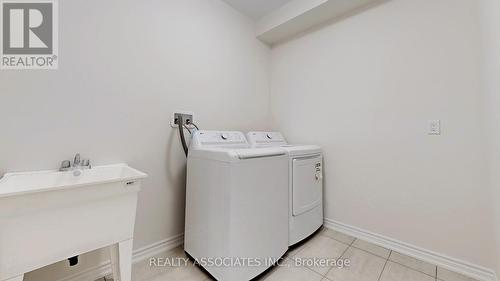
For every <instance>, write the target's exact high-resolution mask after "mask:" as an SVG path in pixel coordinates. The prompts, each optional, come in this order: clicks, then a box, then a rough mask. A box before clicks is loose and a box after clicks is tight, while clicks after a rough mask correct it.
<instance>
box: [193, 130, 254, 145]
mask: <svg viewBox="0 0 500 281" xmlns="http://www.w3.org/2000/svg"><path fill="white" fill-rule="evenodd" d="M192 145H193V146H195V147H196V148H204V147H205V148H209V147H210V148H214V147H215V148H216V147H220V148H226V147H232V148H248V147H249V145H248V142H247V139H246V138H245V135H244V134H243V133H242V132H238V131H206V130H201V131H196V132H195V133H194V135H193V140H192Z"/></svg>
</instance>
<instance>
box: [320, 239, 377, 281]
mask: <svg viewBox="0 0 500 281" xmlns="http://www.w3.org/2000/svg"><path fill="white" fill-rule="evenodd" d="M342 259H348V260H350V266H349V267H345V268H339V267H336V266H334V267H332V268H331V269H330V271H328V273H327V274H326V277H327V278H328V279H330V280H334V281H377V280H378V278H379V277H380V274H381V273H382V270H383V269H384V265H385V262H386V259H383V258H381V257H378V256H375V255H373V254H370V253H367V252H365V251H362V250H359V249H356V248H353V247H351V248H349V249H348V250H347V252H346V253H345V254H344V255H343V256H342Z"/></svg>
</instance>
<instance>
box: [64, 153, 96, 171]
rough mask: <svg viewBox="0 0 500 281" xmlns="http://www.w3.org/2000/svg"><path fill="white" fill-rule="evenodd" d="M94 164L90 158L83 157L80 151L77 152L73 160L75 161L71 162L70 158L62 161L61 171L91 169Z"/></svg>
mask: <svg viewBox="0 0 500 281" xmlns="http://www.w3.org/2000/svg"><path fill="white" fill-rule="evenodd" d="M91 168H92V166H91V165H90V160H89V159H81V157H80V153H77V154H76V155H75V158H74V160H73V163H71V161H70V160H64V161H62V162H61V167H60V168H59V171H71V170H75V169H91Z"/></svg>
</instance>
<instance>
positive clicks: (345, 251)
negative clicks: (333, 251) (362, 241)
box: [323, 239, 356, 280]
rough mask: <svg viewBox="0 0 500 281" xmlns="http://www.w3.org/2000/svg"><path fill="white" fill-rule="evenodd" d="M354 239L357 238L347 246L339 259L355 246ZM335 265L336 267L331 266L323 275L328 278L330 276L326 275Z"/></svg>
mask: <svg viewBox="0 0 500 281" xmlns="http://www.w3.org/2000/svg"><path fill="white" fill-rule="evenodd" d="M354 241H356V239H354V240H352V242H351V244H350V245H349V246H347V248H345V250H344V252H342V254H341V255H340V257H338V258H337V260H338V259H341V258H342V257H344V255H345V253H347V251H348V250H349V249H350V248H351V247H353V246H352V243H354ZM334 267H335V266H332V267H330V268H329V269H328V270H327V271H326V273H325V274H324V275H323V277H325V278H326V279H328V277H326V276H327V275H328V273H329V272H330V271H331V270H332V269H333V268H334ZM328 280H330V279H328Z"/></svg>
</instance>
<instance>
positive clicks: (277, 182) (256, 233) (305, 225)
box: [184, 130, 323, 281]
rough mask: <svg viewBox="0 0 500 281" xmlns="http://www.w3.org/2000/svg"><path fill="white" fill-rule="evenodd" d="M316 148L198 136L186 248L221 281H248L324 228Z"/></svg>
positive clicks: (263, 135)
mask: <svg viewBox="0 0 500 281" xmlns="http://www.w3.org/2000/svg"><path fill="white" fill-rule="evenodd" d="M322 159H323V157H322V153H321V149H320V148H319V147H318V146H312V145H307V146H292V145H288V144H287V142H286V140H285V139H284V138H283V136H282V135H281V134H280V133H278V132H250V133H248V134H247V135H246V136H245V135H244V134H243V133H242V132H236V131H203V130H200V131H195V132H194V133H193V137H192V140H191V144H190V149H189V153H188V162H187V190H186V220H185V233H184V235H185V238H184V250H185V251H186V253H187V254H189V255H190V256H191V257H192V258H194V259H195V260H196V261H197V263H198V264H199V265H201V266H202V267H204V268H205V269H206V270H207V271H208V272H209V273H210V274H211V275H212V276H213V277H214V278H216V279H217V280H219V281H226V280H230V281H240V280H241V281H244V280H250V279H252V278H254V277H256V276H258V275H259V274H261V273H262V272H264V271H265V270H266V269H267V268H269V267H270V266H272V265H273V264H275V263H276V262H277V261H278V259H279V258H280V257H282V256H283V254H284V253H285V252H286V251H287V249H288V247H289V246H290V245H293V244H295V243H297V242H299V241H301V240H303V239H305V238H306V237H308V236H309V235H311V234H312V233H314V232H315V231H316V230H317V229H318V228H319V227H321V225H322V224H323V204H322V194H323V171H322V166H323V163H322V162H323V161H322Z"/></svg>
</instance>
